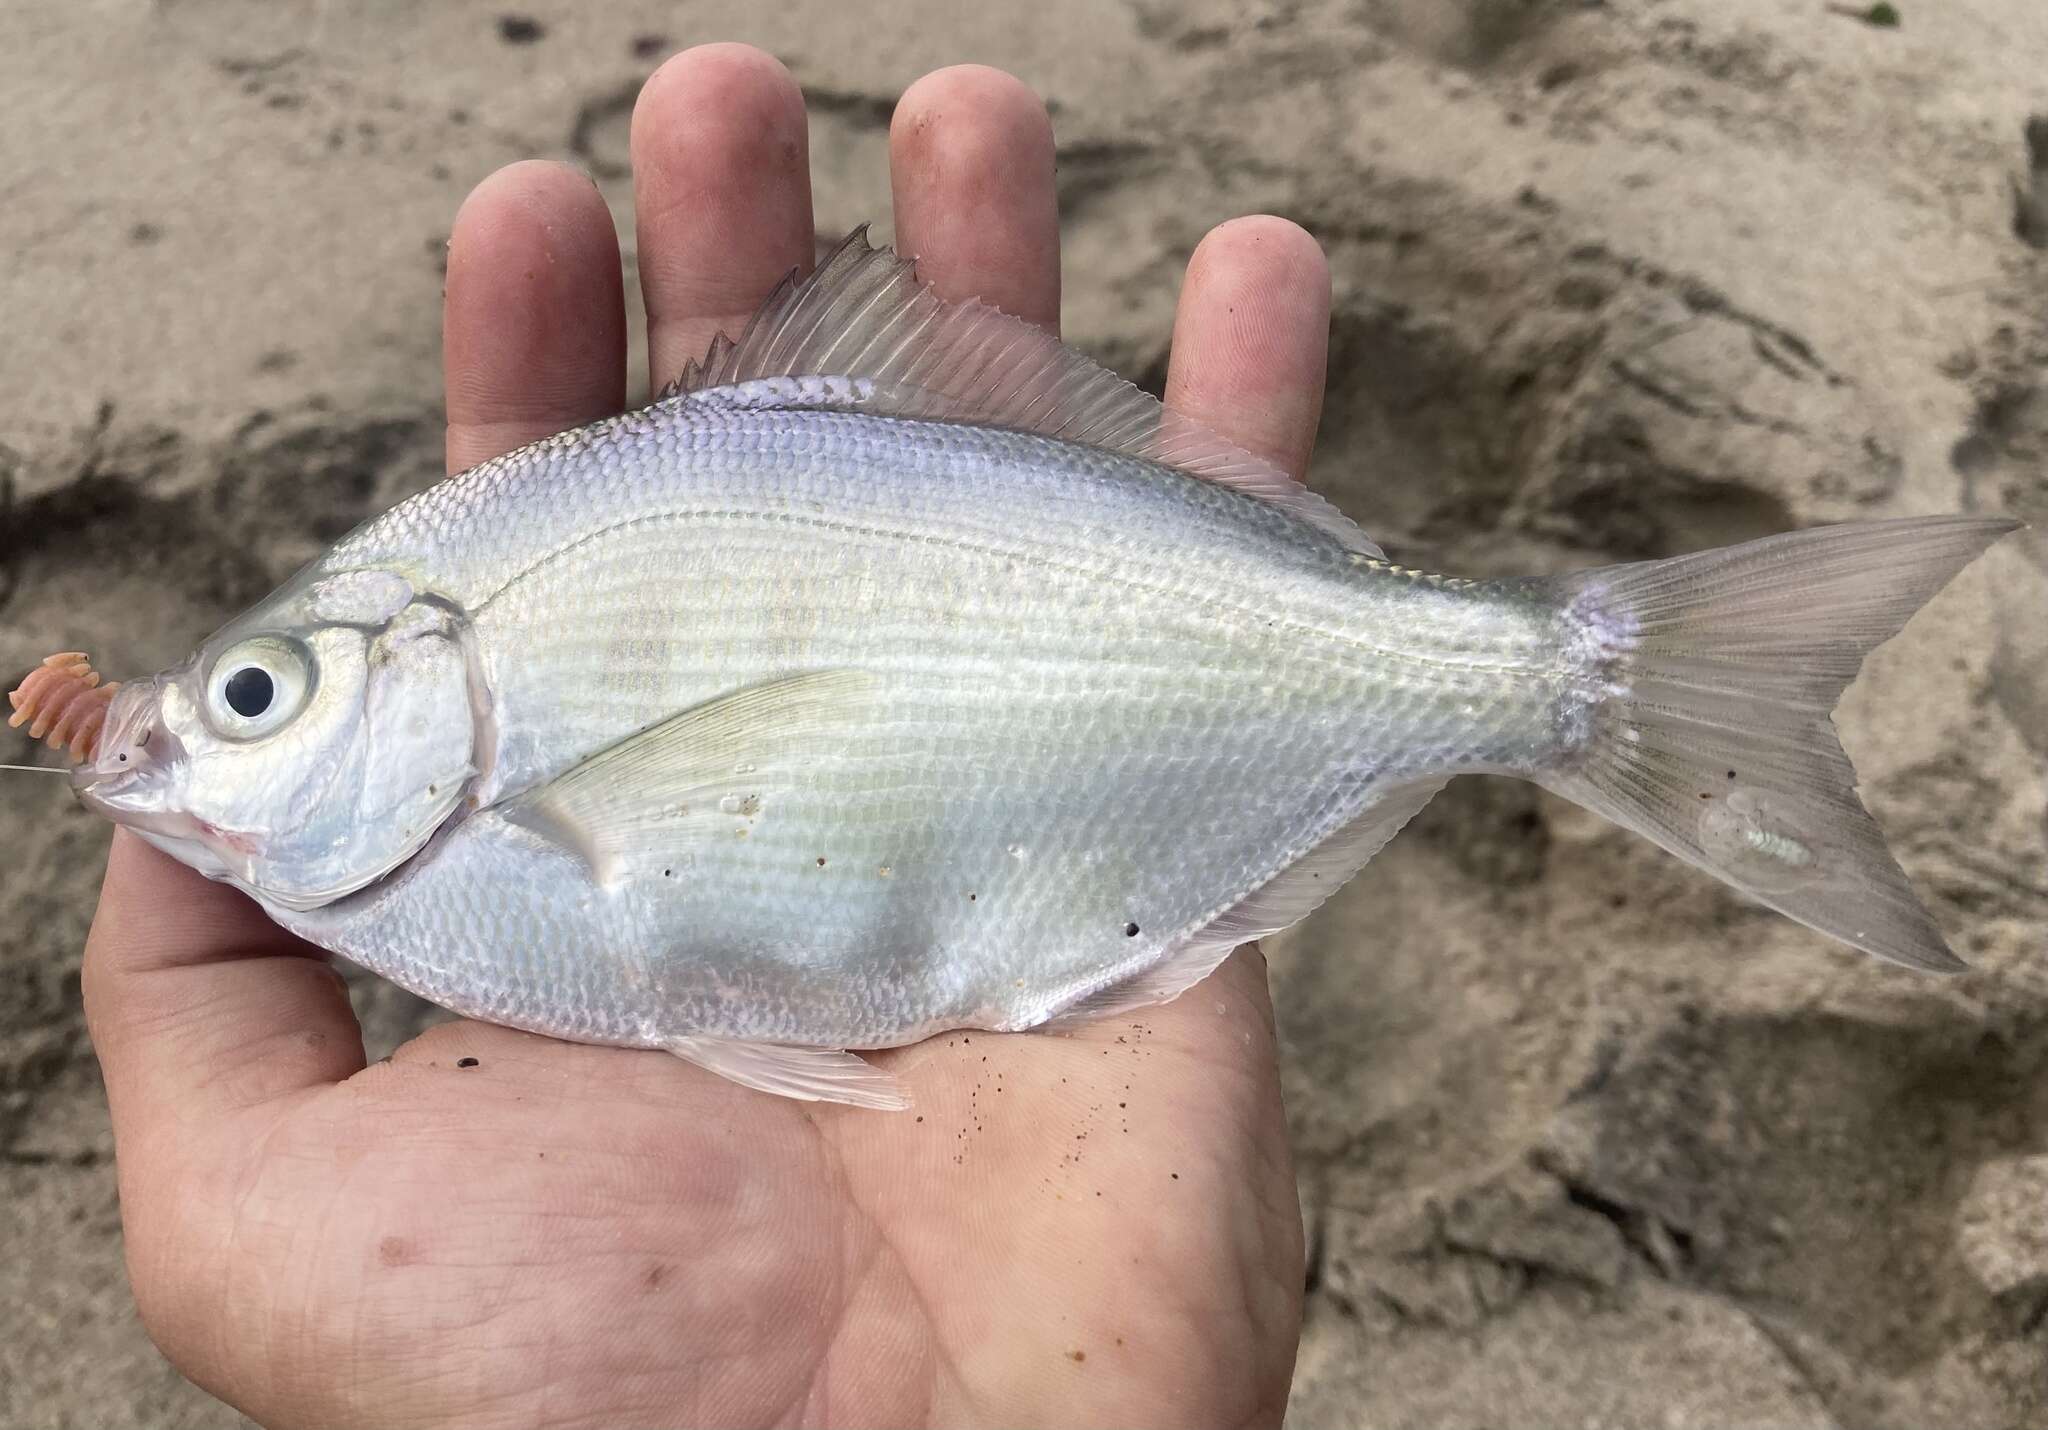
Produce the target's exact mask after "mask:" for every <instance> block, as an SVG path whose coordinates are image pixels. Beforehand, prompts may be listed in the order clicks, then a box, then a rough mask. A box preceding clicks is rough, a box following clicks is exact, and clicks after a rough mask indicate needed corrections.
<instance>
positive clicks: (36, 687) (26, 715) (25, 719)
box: [7, 650, 121, 761]
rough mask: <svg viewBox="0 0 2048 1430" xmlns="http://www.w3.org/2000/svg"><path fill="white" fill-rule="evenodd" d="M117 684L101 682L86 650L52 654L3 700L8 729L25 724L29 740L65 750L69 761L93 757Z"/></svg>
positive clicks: (117, 687)
mask: <svg viewBox="0 0 2048 1430" xmlns="http://www.w3.org/2000/svg"><path fill="white" fill-rule="evenodd" d="M120 688H121V687H120V686H119V684H114V685H102V684H100V677H99V672H98V671H96V670H94V669H93V668H92V662H91V661H90V660H88V659H86V656H85V652H83V651H76V650H68V651H63V652H60V653H59V654H57V655H53V656H51V657H50V658H49V659H48V660H45V661H44V662H43V663H42V664H41V665H39V666H37V667H36V668H35V669H34V670H32V671H30V672H29V673H28V678H27V679H26V680H24V681H22V682H21V684H20V685H19V686H17V687H16V688H15V689H14V690H13V691H11V692H10V693H9V694H8V696H7V702H8V704H10V705H12V706H13V707H14V714H13V715H12V716H10V717H9V718H8V721H7V723H8V725H9V726H10V727H16V726H20V725H27V726H28V734H29V738H30V739H31V740H42V741H45V742H46V743H47V744H48V745H49V747H50V748H51V749H53V750H64V749H68V750H69V751H70V752H71V758H72V759H73V760H75V761H76V760H89V759H91V758H92V752H93V746H94V744H95V743H97V742H98V740H99V737H100V727H101V726H102V725H104V724H106V723H107V703H108V702H109V701H110V700H112V699H113V698H114V692H115V691H116V690H118V689H120Z"/></svg>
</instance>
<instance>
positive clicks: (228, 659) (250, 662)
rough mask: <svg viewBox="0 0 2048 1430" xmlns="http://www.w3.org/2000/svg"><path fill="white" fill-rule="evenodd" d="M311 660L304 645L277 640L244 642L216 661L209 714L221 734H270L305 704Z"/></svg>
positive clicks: (246, 736) (310, 681) (250, 736)
mask: <svg viewBox="0 0 2048 1430" xmlns="http://www.w3.org/2000/svg"><path fill="white" fill-rule="evenodd" d="M312 684H313V662H312V659H311V657H310V656H309V654H308V653H307V651H306V649H305V647H303V646H301V645H300V644H299V643H298V642H297V641H292V640H287V639H284V638H283V637H279V636H257V637H255V638H254V639H251V640H246V641H242V642H240V643H239V644H237V645H235V646H234V647H233V648H232V649H230V650H228V651H227V652H226V653H225V654H223V655H222V656H221V658H220V659H219V660H218V661H216V662H214V667H213V678H212V680H211V681H210V682H209V685H208V698H207V711H208V714H209V715H211V716H212V719H213V723H214V725H215V726H216V727H218V729H219V730H220V732H221V733H222V734H224V735H228V736H231V737H236V738H241V739H256V738H258V737H260V736H263V735H268V734H269V733H271V732H272V731H273V730H276V729H277V728H278V727H279V726H281V725H283V724H284V723H285V722H286V721H288V720H290V719H291V718H292V716H294V715H296V714H298V713H299V709H300V707H302V706H303V705H304V704H305V703H306V695H307V693H308V691H309V690H310V689H311V687H312Z"/></svg>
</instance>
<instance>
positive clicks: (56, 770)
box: [0, 765, 71, 775]
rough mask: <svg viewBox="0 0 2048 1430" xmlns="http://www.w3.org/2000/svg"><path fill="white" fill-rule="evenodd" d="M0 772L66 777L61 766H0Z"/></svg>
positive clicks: (65, 771) (65, 770) (66, 772)
mask: <svg viewBox="0 0 2048 1430" xmlns="http://www.w3.org/2000/svg"><path fill="white" fill-rule="evenodd" d="M0 770H19V771H20V772H21V773H22V774H25V775H68V774H70V773H71V771H69V770H67V769H65V768H64V767H63V766H62V765H0Z"/></svg>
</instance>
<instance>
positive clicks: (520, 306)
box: [441, 161, 626, 472]
mask: <svg viewBox="0 0 2048 1430" xmlns="http://www.w3.org/2000/svg"><path fill="white" fill-rule="evenodd" d="M620 285H621V279H620V274H619V240H618V235H617V234H616V233H615V232H614V231H613V229H612V216H611V212H610V210H608V209H607V208H606V207H605V202H604V198H603V196H602V195H600V194H599V193H598V191H597V187H596V186H595V185H594V184H592V183H591V182H590V180H589V179H587V178H585V177H584V176H583V175H582V174H579V173H578V172H576V170H574V169H571V168H569V167H568V166H567V165H564V164H548V163H542V162H539V161H529V162H526V163H520V164H513V165H510V166H508V167H506V168H503V169H500V170H498V172H497V173H495V174H493V175H491V176H490V177H489V178H488V179H485V180H484V181H483V182H482V183H481V184H478V185H477V186H476V188H475V189H474V190H473V191H472V192H471V193H470V196H469V198H468V199H467V200H466V201H465V202H464V203H463V205H462V210H461V212H460V213H458V214H457V215H456V218H455V229H454V232H453V233H452V234H451V235H450V236H449V240H448V289H447V296H446V298H445V299H444V301H443V316H442V339H441V342H442V367H443V370H444V374H445V377H444V380H445V383H446V386H447V392H448V469H449V470H450V471H454V472H459V471H462V470H463V469H464V468H466V467H473V466H475V465H476V464H477V463H478V462H481V461H484V460H486V459H487V458H490V457H495V456H497V455H498V454H499V453H501V452H509V451H511V450H512V449H513V448H514V447H520V446H524V445H525V444H526V443H528V442H531V441H534V440H535V439H537V438H541V437H545V436H547V435H549V434H550V433H553V432H559V431H561V430H562V429H564V428H565V427H576V426H580V425H582V424H583V423H585V422H590V421H594V420H596V419H597V418H599V417H603V416H606V415H608V414H610V413H613V412H617V411H618V410H619V409H620V408H622V407H623V406H624V405H625V401H626V305H625V299H624V297H623V296H622V292H621V286H620Z"/></svg>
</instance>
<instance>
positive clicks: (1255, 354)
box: [1166, 217, 1330, 477]
mask: <svg viewBox="0 0 2048 1430" xmlns="http://www.w3.org/2000/svg"><path fill="white" fill-rule="evenodd" d="M1329 336H1330V268H1329V264H1328V263H1326V262H1325V261H1324V259H1323V251H1322V249H1321V248H1320V247H1319V246H1318V245H1317V243H1316V241H1315V240H1314V239H1313V238H1311V237H1309V235H1308V234H1307V233H1305V232H1304V231H1303V230H1302V229H1300V228H1299V227H1297V226H1296V225H1294V224H1291V223H1289V222H1288V221H1287V220H1286V219H1280V218H1270V217H1257V218H1241V219H1234V220H1232V221H1231V222H1229V223H1226V224H1223V225H1221V226H1220V227H1218V228H1214V229H1211V230H1210V231H1209V235H1208V237H1206V238H1204V239H1203V240H1202V242H1201V244H1200V246H1198V247H1197V248H1196V249H1195V254H1194V257H1193V258H1191V259H1189V260H1188V273H1187V279H1186V281H1185V282H1184V283H1183V284H1182V285H1181V290H1180V310H1179V312H1178V313H1177V314H1176V315H1175V317H1174V323H1173V357H1172V360H1171V362H1170V364H1169V365H1168V369H1167V376H1166V405H1167V406H1168V407H1171V408H1173V409H1174V410H1175V411H1176V412H1183V413H1186V414H1187V415H1188V416H1190V417H1193V418H1195V419H1197V420H1198V421H1201V422H1203V423H1205V424H1207V425H1208V426H1209V427H1211V428H1213V429H1214V430H1215V431H1216V432H1217V433H1219V434H1220V435H1222V436H1224V437H1228V438H1229V439H1230V440H1231V441H1233V442H1235V443H1237V444H1238V445H1239V446H1241V447H1243V448H1245V449H1246V450H1247V451H1250V452H1254V453H1256V454H1257V455H1259V456H1261V457H1266V458H1268V459H1270V460H1272V461H1274V462H1277V463H1279V464H1280V466H1281V467H1283V468H1285V469H1286V470H1287V471H1289V472H1291V473H1293V474H1294V475H1295V476H1297V477H1299V476H1301V475H1302V474H1303V473H1305V472H1306V471H1307V470H1308V459H1309V454H1310V452H1311V451H1313V450H1314V447H1315V439H1316V423H1317V422H1318V421H1320V420H1321V418H1322V411H1323V372H1324V366H1325V364H1326V362H1327V360H1328V358H1329V347H1330V342H1329Z"/></svg>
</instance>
